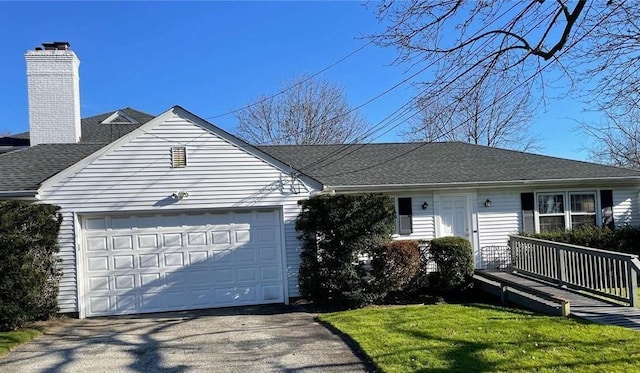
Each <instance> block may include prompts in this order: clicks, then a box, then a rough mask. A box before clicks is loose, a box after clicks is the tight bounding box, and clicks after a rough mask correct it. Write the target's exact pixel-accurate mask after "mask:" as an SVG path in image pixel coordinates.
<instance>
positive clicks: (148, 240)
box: [137, 234, 158, 249]
mask: <svg viewBox="0 0 640 373" xmlns="http://www.w3.org/2000/svg"><path fill="white" fill-rule="evenodd" d="M137 248H138V249H157V248H158V236H157V235H155V234H139V235H138V247H137Z"/></svg>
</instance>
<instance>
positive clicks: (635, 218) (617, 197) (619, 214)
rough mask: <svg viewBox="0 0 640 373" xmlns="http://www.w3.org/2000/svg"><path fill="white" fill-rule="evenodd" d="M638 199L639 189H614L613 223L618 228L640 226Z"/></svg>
mask: <svg viewBox="0 0 640 373" xmlns="http://www.w3.org/2000/svg"><path fill="white" fill-rule="evenodd" d="M638 198H639V197H638V190H637V189H636V190H633V189H619V190H616V189H614V191H613V221H614V223H615V225H616V226H618V227H619V226H622V225H625V224H631V225H640V204H639V203H640V201H639V200H638Z"/></svg>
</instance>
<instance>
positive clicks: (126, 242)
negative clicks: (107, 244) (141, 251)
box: [111, 236, 133, 251]
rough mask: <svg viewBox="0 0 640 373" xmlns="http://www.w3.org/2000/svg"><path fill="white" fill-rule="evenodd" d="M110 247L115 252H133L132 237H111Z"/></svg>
mask: <svg viewBox="0 0 640 373" xmlns="http://www.w3.org/2000/svg"><path fill="white" fill-rule="evenodd" d="M111 245H112V246H111V247H112V248H113V250H114V251H116V250H133V237H132V236H113V237H111Z"/></svg>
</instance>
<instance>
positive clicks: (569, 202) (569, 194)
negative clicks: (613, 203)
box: [567, 192, 602, 228]
mask: <svg viewBox="0 0 640 373" xmlns="http://www.w3.org/2000/svg"><path fill="white" fill-rule="evenodd" d="M585 194H591V195H593V203H594V206H593V210H594V211H593V212H592V213H591V212H574V211H569V223H571V227H572V228H573V221H572V219H571V218H572V217H573V216H591V215H594V217H595V219H594V220H595V221H594V223H595V225H596V226H599V225H602V223H601V222H600V223H599V222H598V210H601V208H600V209H599V208H598V206H599V203H598V194H599V193H596V192H568V193H567V196H568V199H567V204H568V206H569V209H571V196H572V195H585Z"/></svg>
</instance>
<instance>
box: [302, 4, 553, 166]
mask: <svg viewBox="0 0 640 373" xmlns="http://www.w3.org/2000/svg"><path fill="white" fill-rule="evenodd" d="M518 5H519V4H518V3H515V4H514V5H513V6H511V7H510V8H509V9H507V10H506V11H504V12H503V13H502V14H500V15H499V16H498V17H497V18H496V19H495V21H497V20H499V19H501V18H502V17H504V16H505V15H507V14H508V13H510V12H511V11H512V10H514V9H515V8H516V6H518ZM527 9H529V7H527V8H526V9H525V10H523V11H522V12H521V13H520V14H519V15H518V16H520V15H522V14H524V12H526V10H527ZM547 17H548V16H547ZM543 21H544V19H542V20H540V21H539V22H538V24H537V25H535V26H534V27H533V28H532V29H531V30H533V29H534V28H535V27H537V26H539V25H540V24H541V23H542V22H543ZM513 22H515V21H514V20H513V19H512V20H511V21H509V22H507V24H505V25H504V26H503V28H506V27H508V26H509V24H511V23H513ZM489 26H490V25H489V24H487V25H485V26H484V27H482V28H480V29H479V30H477V31H476V32H475V33H474V35H471V36H470V38H473V37H475V36H476V35H480V33H481V32H483V30H485V29H486V28H487V27H489ZM531 30H530V31H529V32H531ZM525 35H526V34H525ZM491 41H492V39H488V40H485V41H484V42H483V43H482V44H480V45H479V46H478V47H477V48H476V50H480V49H482V48H484V47H485V46H486V45H487V44H489V43H490V42H491ZM444 58H445V55H444V54H442V55H441V56H440V57H438V58H437V59H435V60H434V61H432V62H431V63H429V64H428V65H427V66H426V67H425V68H424V69H422V70H421V71H424V70H425V69H427V68H429V67H432V66H433V65H435V64H437V63H439V62H440V61H441V60H443V59H444ZM473 67H475V66H472V67H470V68H468V69H467V70H465V71H464V72H463V73H461V74H459V75H458V76H457V77H456V78H454V79H452V80H451V81H450V82H449V83H448V84H447V85H445V87H444V89H446V88H447V87H448V86H449V85H451V84H452V83H453V82H455V81H457V80H458V79H459V78H461V77H462V76H464V75H465V74H466V73H468V72H469V71H471V70H472V69H473ZM461 69H462V67H460V68H459V69H458V71H459V70H461ZM421 71H419V73H420V72H421ZM455 71H456V70H453V72H455ZM414 76H415V75H412V76H410V77H409V79H411V78H413V77H414ZM425 91H426V89H425V90H423V91H422V93H423V92H425ZM418 96H419V95H417V96H415V97H414V98H413V99H412V100H411V101H413V100H414V99H416V98H417V97H418ZM411 101H409V102H408V103H406V104H404V105H403V106H401V107H400V108H399V109H397V110H396V111H394V112H393V113H392V114H391V115H389V116H387V117H385V118H384V119H383V120H382V121H380V122H378V123H377V124H376V125H375V126H374V127H373V128H372V129H371V130H370V131H368V132H367V133H365V135H363V136H361V137H359V138H358V139H356V140H354V141H352V142H351V144H345V145H344V146H343V148H341V149H339V150H338V151H336V152H333V153H331V154H329V155H326V156H324V157H321V158H320V159H317V160H315V161H313V162H311V163H309V164H307V165H304V166H303V167H302V168H300V171H305V170H306V171H313V170H315V169H317V167H315V168H313V166H320V164H322V163H323V162H324V161H326V160H328V159H330V158H332V157H336V156H337V155H339V154H340V153H342V152H344V151H346V150H347V149H349V150H351V151H350V152H349V153H347V154H345V155H343V156H341V157H339V158H337V159H335V160H334V162H335V161H339V160H341V159H343V158H345V157H347V156H349V155H350V154H353V153H354V152H356V151H357V150H359V149H360V148H362V147H364V146H365V145H366V144H367V143H364V144H358V146H357V147H355V148H353V147H352V145H355V144H356V143H358V142H360V141H362V140H365V139H367V138H368V137H369V136H372V135H374V134H375V133H376V132H378V131H380V130H382V129H383V128H384V127H386V126H387V125H384V126H383V125H382V124H383V123H384V122H385V121H387V120H388V119H389V118H390V117H391V116H393V115H394V114H395V113H397V112H398V111H400V110H402V109H403V108H404V107H405V106H408V105H409V104H410V102H411ZM408 110H410V108H407V109H405V110H404V111H403V113H402V114H401V115H404V114H405V113H406V112H407V111H408ZM418 114H419V111H418V112H416V113H414V114H412V115H411V116H410V117H408V118H404V119H403V120H404V121H407V120H409V119H411V118H413V117H415V116H416V115H418ZM394 120H397V121H398V123H396V124H395V125H393V126H392V127H391V128H389V129H388V130H386V131H385V132H383V133H382V134H381V135H379V136H377V137H375V138H373V139H372V140H371V141H369V142H368V143H371V142H373V141H374V140H376V139H378V138H380V137H381V136H383V135H385V134H387V133H389V132H390V131H391V130H393V129H395V128H397V127H398V126H399V125H401V124H402V123H403V122H401V121H400V120H401V118H400V117H398V119H394ZM461 126H462V124H460V125H458V126H456V127H454V128H452V129H451V130H450V132H449V133H452V132H453V131H454V130H455V129H456V128H459V127H461ZM378 127H379V128H378ZM443 135H446V133H445V134H443ZM331 163H333V162H329V163H326V164H324V165H323V166H328V165H329V164H331Z"/></svg>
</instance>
